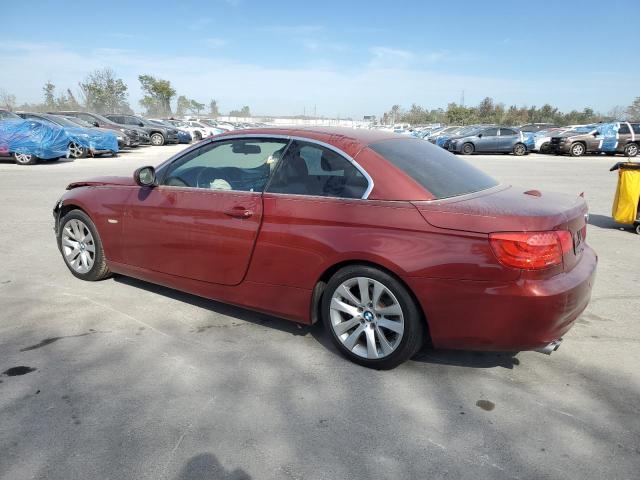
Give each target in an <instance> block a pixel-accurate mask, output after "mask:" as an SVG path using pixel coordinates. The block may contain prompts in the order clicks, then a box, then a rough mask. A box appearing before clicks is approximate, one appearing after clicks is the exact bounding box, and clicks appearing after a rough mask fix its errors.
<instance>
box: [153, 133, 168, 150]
mask: <svg viewBox="0 0 640 480" xmlns="http://www.w3.org/2000/svg"><path fill="white" fill-rule="evenodd" d="M150 140H151V145H153V146H154V147H161V146H162V145H164V142H165V138H164V135H162V134H161V133H160V132H154V133H152V134H151V137H150Z"/></svg>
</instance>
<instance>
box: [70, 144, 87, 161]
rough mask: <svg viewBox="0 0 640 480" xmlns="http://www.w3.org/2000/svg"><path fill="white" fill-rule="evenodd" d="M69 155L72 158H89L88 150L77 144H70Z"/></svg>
mask: <svg viewBox="0 0 640 480" xmlns="http://www.w3.org/2000/svg"><path fill="white" fill-rule="evenodd" d="M69 155H70V156H71V157H72V158H84V157H86V156H87V149H86V148H84V147H83V146H82V145H78V144H77V143H75V142H71V143H70V144H69Z"/></svg>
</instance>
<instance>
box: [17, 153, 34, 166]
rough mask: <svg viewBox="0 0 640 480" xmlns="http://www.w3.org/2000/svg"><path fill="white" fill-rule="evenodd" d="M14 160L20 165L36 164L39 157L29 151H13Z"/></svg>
mask: <svg viewBox="0 0 640 480" xmlns="http://www.w3.org/2000/svg"><path fill="white" fill-rule="evenodd" d="M13 160H14V161H15V162H16V164H18V165H35V164H36V163H38V157H36V156H35V155H31V154H29V153H17V152H14V153H13Z"/></svg>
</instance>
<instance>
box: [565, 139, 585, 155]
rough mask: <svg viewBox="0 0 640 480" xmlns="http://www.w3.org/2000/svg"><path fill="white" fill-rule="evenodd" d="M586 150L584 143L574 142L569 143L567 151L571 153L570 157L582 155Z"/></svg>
mask: <svg viewBox="0 0 640 480" xmlns="http://www.w3.org/2000/svg"><path fill="white" fill-rule="evenodd" d="M585 152H586V148H585V147H584V144H582V143H580V142H576V143H574V144H573V145H571V148H570V149H569V153H570V154H571V156H572V157H581V156H582V155H584V154H585Z"/></svg>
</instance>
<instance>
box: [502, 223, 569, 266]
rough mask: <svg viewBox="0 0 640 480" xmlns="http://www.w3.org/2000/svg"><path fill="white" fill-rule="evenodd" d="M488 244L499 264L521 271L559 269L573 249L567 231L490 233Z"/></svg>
mask: <svg viewBox="0 0 640 480" xmlns="http://www.w3.org/2000/svg"><path fill="white" fill-rule="evenodd" d="M489 242H490V243H491V248H492V249H493V252H494V253H495V255H496V257H497V258H498V261H499V262H500V263H502V264H503V265H507V266H509V267H514V268H521V269H523V270H542V269H545V268H550V267H553V266H555V265H562V257H563V255H564V254H565V253H567V252H569V251H571V250H572V248H573V239H572V237H571V233H570V232H568V231H566V230H557V231H556V230H554V231H550V232H500V233H491V234H489Z"/></svg>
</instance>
